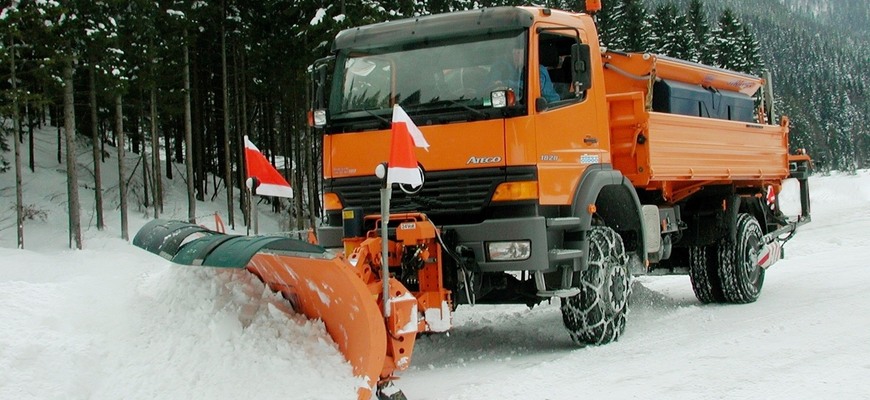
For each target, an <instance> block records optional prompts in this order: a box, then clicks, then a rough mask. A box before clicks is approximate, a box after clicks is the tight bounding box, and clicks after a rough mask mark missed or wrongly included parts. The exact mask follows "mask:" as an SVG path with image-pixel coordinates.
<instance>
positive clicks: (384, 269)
mask: <svg viewBox="0 0 870 400" xmlns="http://www.w3.org/2000/svg"><path fill="white" fill-rule="evenodd" d="M377 169H379V170H382V171H383V180H382V181H381V282H383V285H384V288H383V292H384V293H383V296H384V317H385V318H389V317H390V301H389V300H390V250H389V246H388V244H389V243H387V242H388V241H389V239H388V235H389V226H388V225H389V224H390V197H391V196H392V192H393V188H392V185H391V184H389V183H388V180H387V166H386V165H384V164H380V165H378V168H377ZM377 172H381V171H376V174H377ZM377 175H380V174H377Z"/></svg>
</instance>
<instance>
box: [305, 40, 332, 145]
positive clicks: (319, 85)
mask: <svg viewBox="0 0 870 400" xmlns="http://www.w3.org/2000/svg"><path fill="white" fill-rule="evenodd" d="M334 60H335V57H334V56H329V57H324V58H321V59H319V60H317V61H315V62H314V64H312V65H311V66H310V67H308V71H309V75H310V78H309V80H310V84H311V86H310V92H311V106H310V108H309V110H308V124H309V126H312V127H315V128H322V127H323V126H325V125H326V95H325V94H324V87H326V85H327V84H328V82H329V81H328V79H327V72H328V71H327V69H328V67H329V65H330V63H331V62H333V61H334Z"/></svg>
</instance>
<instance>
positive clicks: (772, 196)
mask: <svg viewBox="0 0 870 400" xmlns="http://www.w3.org/2000/svg"><path fill="white" fill-rule="evenodd" d="M765 199H766V200H767V206H768V207H770V209H771V210H773V209H774V207H776V192H775V191H774V190H773V185H770V186H768V187H767V196H765Z"/></svg>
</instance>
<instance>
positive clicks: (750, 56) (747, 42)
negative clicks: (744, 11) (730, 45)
mask: <svg viewBox="0 0 870 400" xmlns="http://www.w3.org/2000/svg"><path fill="white" fill-rule="evenodd" d="M759 47H760V45H759V44H758V40H756V39H755V35H754V34H753V33H752V27H751V26H750V25H749V24H744V25H743V27H742V29H741V32H740V50H741V57H742V58H743V59H744V62H745V64H746V66H745V68H744V69H743V70H742V71H741V72H746V73H748V74H752V75H761V72H762V71H763V70H764V61H763V60H762V59H761V52H760V50H759Z"/></svg>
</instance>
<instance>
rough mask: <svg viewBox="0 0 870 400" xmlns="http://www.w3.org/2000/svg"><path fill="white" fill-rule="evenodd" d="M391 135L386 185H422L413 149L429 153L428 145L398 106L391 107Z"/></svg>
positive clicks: (409, 118)
mask: <svg viewBox="0 0 870 400" xmlns="http://www.w3.org/2000/svg"><path fill="white" fill-rule="evenodd" d="M392 135H393V138H392V144H391V145H390V162H389V164H388V167H389V168H388V169H387V184H393V183H407V184H409V185H411V186H413V187H417V186H420V185H422V184H423V175H422V171H420V169H419V168H417V156H416V155H415V154H414V147H422V148H424V149H426V151H429V143H428V142H426V138H424V137H423V132H420V129H419V128H417V125H414V121H412V120H411V117H409V116H408V114H407V113H406V112H405V110H403V109H402V107H401V106H399V105H398V104H396V105H394V106H393V124H392Z"/></svg>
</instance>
